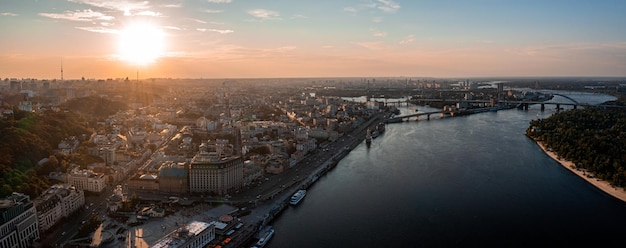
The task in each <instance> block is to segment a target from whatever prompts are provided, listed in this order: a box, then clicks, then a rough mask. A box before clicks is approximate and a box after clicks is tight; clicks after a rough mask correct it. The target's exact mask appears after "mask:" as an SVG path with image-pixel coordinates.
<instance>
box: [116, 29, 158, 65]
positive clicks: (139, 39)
mask: <svg viewBox="0 0 626 248" xmlns="http://www.w3.org/2000/svg"><path fill="white" fill-rule="evenodd" d="M164 36H165V35H164V33H163V31H162V30H160V29H158V28H157V27H156V26H154V25H152V24H149V23H134V24H132V25H129V26H127V27H126V28H124V30H122V31H121V32H120V33H119V37H118V49H119V55H120V58H121V59H122V60H125V61H128V62H131V63H134V64H138V65H147V64H150V63H153V62H154V61H155V60H157V59H158V58H159V57H161V56H162V54H163V49H164V46H165V41H164Z"/></svg>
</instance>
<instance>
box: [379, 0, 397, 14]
mask: <svg viewBox="0 0 626 248" xmlns="http://www.w3.org/2000/svg"><path fill="white" fill-rule="evenodd" d="M378 2H379V3H382V5H380V4H377V5H376V8H378V9H380V10H382V11H384V12H387V13H395V12H397V11H398V10H399V9H400V4H398V3H396V2H394V1H393V0H378Z"/></svg>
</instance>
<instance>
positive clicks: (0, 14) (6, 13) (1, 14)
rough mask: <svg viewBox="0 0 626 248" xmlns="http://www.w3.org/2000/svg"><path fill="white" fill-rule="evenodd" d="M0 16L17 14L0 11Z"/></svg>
mask: <svg viewBox="0 0 626 248" xmlns="http://www.w3.org/2000/svg"><path fill="white" fill-rule="evenodd" d="M0 16H18V14H15V13H11V12H4V13H0Z"/></svg>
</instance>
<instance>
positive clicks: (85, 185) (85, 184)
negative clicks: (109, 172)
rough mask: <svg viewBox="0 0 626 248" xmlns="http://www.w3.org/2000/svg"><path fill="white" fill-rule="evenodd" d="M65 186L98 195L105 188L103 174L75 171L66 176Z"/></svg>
mask: <svg viewBox="0 0 626 248" xmlns="http://www.w3.org/2000/svg"><path fill="white" fill-rule="evenodd" d="M67 184H69V185H72V186H74V187H76V189H79V190H84V191H90V192H98V193H99V192H102V190H103V189H104V187H106V179H105V177H104V175H103V174H100V173H94V172H93V171H91V170H75V171H72V172H71V173H69V174H68V175H67Z"/></svg>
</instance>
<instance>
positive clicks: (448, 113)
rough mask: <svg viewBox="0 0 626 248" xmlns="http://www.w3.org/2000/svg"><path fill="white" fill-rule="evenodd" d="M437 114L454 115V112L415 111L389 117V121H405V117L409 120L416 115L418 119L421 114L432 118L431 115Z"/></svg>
mask: <svg viewBox="0 0 626 248" xmlns="http://www.w3.org/2000/svg"><path fill="white" fill-rule="evenodd" d="M435 114H439V115H440V116H441V117H444V116H445V115H449V116H453V115H454V112H452V111H443V110H441V111H431V112H422V113H415V114H409V115H402V116H396V117H393V118H389V119H387V123H397V122H403V121H404V120H405V119H407V120H408V119H410V118H411V117H416V118H417V119H419V117H420V116H424V115H425V116H426V119H427V120H430V116H431V115H435Z"/></svg>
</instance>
